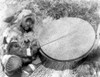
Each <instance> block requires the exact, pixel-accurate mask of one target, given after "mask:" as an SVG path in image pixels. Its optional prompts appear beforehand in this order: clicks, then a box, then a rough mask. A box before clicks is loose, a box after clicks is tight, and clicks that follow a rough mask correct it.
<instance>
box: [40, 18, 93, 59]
mask: <svg viewBox="0 0 100 77" xmlns="http://www.w3.org/2000/svg"><path fill="white" fill-rule="evenodd" d="M94 40H95V32H94V29H93V27H92V26H91V25H90V24H89V23H88V22H87V21H85V20H82V19H80V18H72V17H69V18H67V17H65V18H61V19H59V20H53V21H51V22H48V23H44V25H43V29H42V31H41V34H40V35H39V42H40V46H41V48H42V50H43V51H42V53H44V55H45V56H49V57H51V58H53V59H56V60H72V59H76V58H79V57H81V56H83V55H85V54H86V53H87V52H88V51H89V50H90V49H91V47H92V46H93V44H94Z"/></svg>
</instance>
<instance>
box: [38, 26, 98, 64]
mask: <svg viewBox="0 0 100 77" xmlns="http://www.w3.org/2000/svg"><path fill="white" fill-rule="evenodd" d="M91 27H92V26H91ZM93 30H94V29H93ZM94 32H95V30H94ZM97 40H98V39H97V37H96V32H95V39H94V42H93V45H92V46H91V48H90V49H89V50H88V51H87V52H86V53H85V54H83V55H81V56H79V57H77V58H75V59H70V60H58V59H54V58H52V57H50V56H49V55H47V54H46V53H45V52H43V50H42V48H41V50H40V51H39V52H40V53H41V54H42V56H44V57H46V58H49V59H51V60H54V61H59V62H71V61H78V60H81V59H82V58H84V57H86V56H87V55H88V54H89V53H90V52H91V51H92V50H93V48H94V46H95V44H96V41H97Z"/></svg>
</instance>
